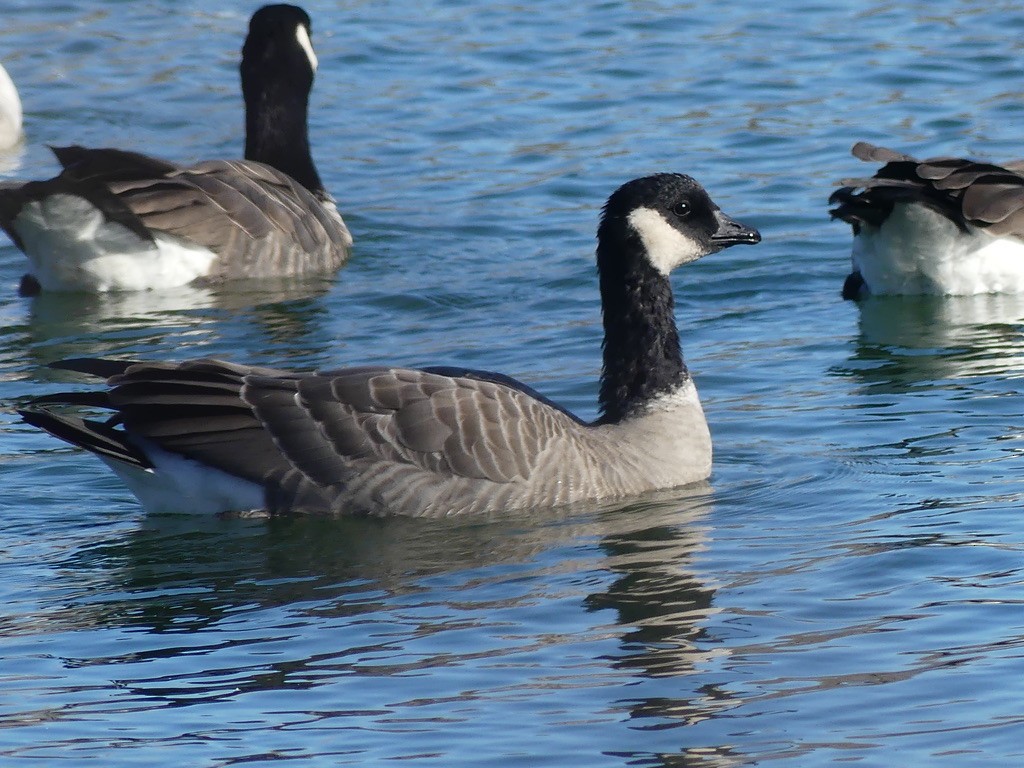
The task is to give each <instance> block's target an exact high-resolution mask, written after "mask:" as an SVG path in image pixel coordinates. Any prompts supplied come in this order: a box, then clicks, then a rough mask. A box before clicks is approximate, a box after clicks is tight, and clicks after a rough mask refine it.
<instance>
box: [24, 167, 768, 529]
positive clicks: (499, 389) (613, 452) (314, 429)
mask: <svg viewBox="0 0 1024 768" xmlns="http://www.w3.org/2000/svg"><path fill="white" fill-rule="evenodd" d="M760 239H761V236H760V234H759V233H758V232H757V230H755V229H753V228H751V227H748V226H744V225H742V224H740V223H738V222H736V221H734V220H732V219H731V218H729V217H728V216H726V215H725V214H724V213H722V211H721V210H720V209H719V207H718V206H717V205H716V204H715V203H714V202H713V201H712V200H711V198H710V197H709V196H708V193H707V192H706V191H705V190H704V189H703V187H701V186H700V185H699V184H698V183H697V182H696V181H694V179H692V178H691V177H689V176H685V175H682V174H657V175H653V176H647V177H644V178H640V179H634V180H633V181H630V182H627V183H626V184H624V185H623V186H621V187H620V188H619V189H618V190H616V191H615V192H614V193H613V194H612V195H611V197H610V198H609V199H608V201H607V204H606V205H605V206H604V210H603V213H602V216H601V221H600V225H599V227H598V246H597V267H598V274H599V285H600V294H601V303H602V314H603V323H604V343H603V354H604V363H603V368H602V372H601V382H600V392H599V405H600V415H599V418H598V419H597V420H596V421H594V422H592V423H588V422H585V421H584V420H582V419H580V418H578V417H577V416H575V415H573V414H572V413H570V412H569V411H567V410H566V409H564V408H562V407H560V406H558V405H556V404H555V403H553V402H552V401H551V400H549V399H547V398H545V397H544V396H542V395H541V394H539V393H538V392H536V391H535V390H533V389H532V388H530V387H529V386H527V385H526V384H523V383H521V382H519V381H516V380H515V379H512V378H510V377H508V376H505V375H502V374H499V373H492V372H489V371H479V370H471V369H462V368H455V367H445V366H437V367H427V368H420V369H409V368H394V367H387V366H363V367H353V368H341V369H337V370H324V371H319V372H315V373H305V372H302V373H297V372H290V371H284V370H275V369H271V368H262V367H255V366H249V365H239V364H236V363H232V362H226V361H220V360H213V359H198V360H191V361H186V362H132V361H119V360H103V359H88V358H85V359H81V358H80V359H74V360H65V361H61V362H58V363H55V364H54V365H55V366H56V367H58V368H62V369H66V370H71V371H78V372H82V373H86V374H90V375H93V376H98V377H102V378H106V380H107V385H108V388H107V389H105V390H99V391H95V390H94V391H86V392H77V393H75V392H63V393H58V394H52V395H45V396H42V397H37V398H35V399H34V400H32V401H30V402H29V403H28V404H27V405H26V407H24V408H22V409H21V410H20V414H21V416H22V418H23V419H24V421H26V422H27V423H29V424H31V425H34V426H36V427H39V428H41V429H43V430H46V431H47V432H50V433H51V434H53V435H54V436H56V437H58V438H60V439H62V440H65V441H67V442H69V443H72V444H73V445H77V446H80V447H82V448H84V449H86V450H87V451H91V452H93V453H95V454H96V455H97V456H98V457H99V458H100V459H102V460H103V461H105V462H106V463H107V464H108V465H109V466H110V467H111V468H112V469H113V470H114V472H115V473H116V474H117V475H119V476H120V478H121V479H122V481H123V482H124V483H125V484H126V485H127V486H128V487H129V489H130V490H131V491H132V492H133V493H134V494H135V495H136V496H137V497H138V498H139V500H140V501H141V502H142V505H143V507H144V508H145V509H146V511H147V512H172V511H173V512H196V513H207V514H213V513H220V512H240V513H244V512H251V511H256V510H259V511H262V512H264V513H269V514H281V513H309V514H331V515H336V514H344V513H355V514H366V515H381V516H384V515H395V514H399V515H410V516H445V515H454V514H467V513H479V512H495V511H502V510H511V509H521V508H540V507H551V506H560V505H563V504H567V503H571V502H576V501H582V500H589V499H599V498H610V497H620V496H621V497H625V496H632V495H636V494H642V493H645V492H649V491H653V490H660V489H666V488H673V487H676V486H683V485H687V484H692V483H695V482H699V481H702V480H705V479H706V478H707V477H708V475H709V474H710V471H711V436H710V433H709V430H708V426H707V422H706V421H705V418H704V412H703V410H702V408H701V405H700V400H699V399H698V397H697V390H696V388H695V387H694V383H693V380H692V379H691V377H690V374H689V372H688V371H687V368H686V365H685V364H684V362H683V357H682V353H681V351H680V346H679V334H678V331H677V329H676V323H675V317H674V304H673V294H672V286H671V285H670V283H669V272H670V271H671V270H672V269H673V268H675V267H676V266H679V265H681V264H686V263H688V262H691V261H695V260H696V259H699V258H701V257H702V256H705V255H707V254H711V253H715V252H716V251H719V250H721V249H723V248H726V247H728V246H732V245H735V244H738V243H750V244H753V243H757V242H759V241H760ZM74 406H77V407H79V408H82V407H84V408H87V409H94V408H100V409H107V410H110V411H113V415H112V416H110V417H109V418H108V419H106V420H105V421H98V420H89V419H84V418H81V417H80V416H77V415H75V412H74V409H73V408H69V407H74Z"/></svg>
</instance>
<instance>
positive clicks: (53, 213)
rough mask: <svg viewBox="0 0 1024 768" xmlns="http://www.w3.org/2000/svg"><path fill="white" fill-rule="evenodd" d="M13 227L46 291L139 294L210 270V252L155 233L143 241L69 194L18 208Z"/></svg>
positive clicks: (212, 259) (80, 199)
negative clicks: (129, 292)
mask: <svg viewBox="0 0 1024 768" xmlns="http://www.w3.org/2000/svg"><path fill="white" fill-rule="evenodd" d="M14 229H15V231H16V232H17V233H18V236H19V237H20V238H21V240H22V242H23V243H24V245H25V252H26V254H27V255H28V258H29V261H31V262H32V270H31V271H32V274H33V275H34V276H35V278H36V279H37V280H38V281H39V284H40V285H41V286H42V287H43V289H44V290H48V291H89V292H103V291H144V290H149V289H159V288H175V287H178V286H182V285H187V284H188V283H191V282H192V281H193V280H195V279H196V278H197V277H203V276H204V275H207V274H208V273H209V272H210V268H211V266H212V264H213V261H214V259H215V258H216V254H214V253H213V252H212V251H210V250H209V249H207V248H201V247H199V246H197V245H192V244H190V243H187V242H186V241H184V240H181V239H179V238H174V237H171V236H169V235H165V234H162V233H155V240H156V243H155V245H154V243H151V242H149V241H148V240H144V239H142V238H140V237H139V236H138V235H136V234H135V233H134V232H132V231H131V230H129V229H128V228H127V227H125V226H123V225H121V224H115V223H113V222H111V221H109V220H107V219H106V218H105V217H104V216H103V214H102V213H101V212H100V211H99V209H97V208H96V207H94V206H93V205H92V204H91V203H89V202H88V201H87V200H85V199H84V198H81V197H76V196H74V195H63V194H59V195H51V196H50V197H47V198H44V199H43V200H41V201H38V202H33V203H29V204H28V205H26V206H24V207H23V208H22V210H21V212H20V213H19V214H18V216H17V218H16V219H15V221H14Z"/></svg>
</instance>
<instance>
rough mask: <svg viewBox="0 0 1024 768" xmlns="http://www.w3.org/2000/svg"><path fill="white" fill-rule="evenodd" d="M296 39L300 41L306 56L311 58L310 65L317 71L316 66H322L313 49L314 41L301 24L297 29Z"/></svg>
mask: <svg viewBox="0 0 1024 768" xmlns="http://www.w3.org/2000/svg"><path fill="white" fill-rule="evenodd" d="M295 39H296V40H298V41H299V47H300V48H302V50H304V51H305V52H306V57H307V58H308V59H309V66H311V67H312V68H313V71H314V72H316V68H317V67H318V66H320V62H319V61H318V60H317V58H316V53H315V52H314V51H313V41H312V40H310V39H309V32H307V31H306V28H305V27H304V26H302V25H301V24H299V26H298V28H297V29H296V30H295Z"/></svg>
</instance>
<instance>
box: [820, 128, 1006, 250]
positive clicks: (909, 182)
mask: <svg viewBox="0 0 1024 768" xmlns="http://www.w3.org/2000/svg"><path fill="white" fill-rule="evenodd" d="M853 155H854V157H857V158H858V159H860V160H864V161H866V162H882V163H884V164H885V165H883V167H882V168H880V169H879V170H878V172H877V173H876V174H875V175H874V176H872V177H871V178H866V179H863V178H861V179H844V180H843V181H842V182H841V183H842V184H843V185H844V186H843V187H842V188H840V189H837V190H836V191H835V192H834V193H833V194H832V196H831V197H830V198H829V202H830V203H833V204H835V205H836V207H835V208H833V209H832V211H831V214H832V216H833V218H838V219H842V220H844V221H847V222H848V223H850V224H852V225H853V226H854V228H855V229H856V227H857V226H859V224H861V223H870V224H873V225H875V226H879V225H880V224H881V223H882V222H883V221H885V219H886V218H887V217H888V215H889V213H890V212H891V210H892V206H893V205H894V204H895V203H898V202H912V203H920V204H922V205H927V206H929V207H930V208H933V209H934V210H937V211H939V212H940V213H942V214H943V215H945V216H946V217H947V218H949V219H950V220H951V221H953V222H954V223H956V224H957V226H959V227H960V228H961V229H966V228H967V225H972V226H975V227H981V228H984V229H986V230H987V231H988V232H989V233H991V234H992V235H996V236H1013V237H1019V238H1022V239H1024V176H1022V175H1021V174H1020V172H1019V168H1020V163H1017V164H1013V163H1010V164H1007V166H1000V165H994V164H991V163H982V162H976V161H973V160H965V159H961V158H948V157H939V158H931V159H928V160H923V161H919V160H916V159H915V158H913V157H911V156H910V155H904V154H901V153H899V152H896V151H895V150H891V149H886V148H884V147H876V146H874V145H871V144H868V143H866V142H858V143H857V144H855V145H854V146H853Z"/></svg>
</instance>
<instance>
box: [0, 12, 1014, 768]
mask: <svg viewBox="0 0 1024 768" xmlns="http://www.w3.org/2000/svg"><path fill="white" fill-rule="evenodd" d="M775 5H778V4H775ZM775 5H771V4H768V5H765V4H758V5H755V4H752V3H712V2H693V3H686V4H681V5H675V4H670V3H647V2H636V3H601V4H593V5H587V4H584V5H582V6H572V7H566V6H565V5H564V4H558V3H528V4H494V3H482V2H426V3H403V2H382V3H355V2H349V3H341V4H339V5H338V6H332V5H327V4H319V3H318V4H311V5H309V6H307V7H308V8H309V10H310V12H311V13H312V16H313V19H314V41H315V44H316V46H317V50H318V53H319V56H320V63H321V68H320V72H319V74H318V79H317V84H316V90H315V92H314V96H313V100H312V110H313V112H312V118H311V119H312V127H311V133H312V138H313V143H314V147H315V154H316V157H317V160H318V162H319V165H320V168H321V172H322V175H323V177H324V180H325V182H326V184H327V186H328V187H329V188H330V189H331V190H332V191H333V192H334V194H335V195H336V197H337V198H338V200H339V204H340V206H341V208H342V210H343V211H344V213H345V216H346V219H347V220H348V222H349V225H350V227H351V229H352V230H353V232H354V234H355V236H356V238H357V250H356V253H355V256H354V258H353V260H352V262H351V264H350V265H349V266H348V267H347V268H346V269H345V270H343V271H342V272H341V273H340V274H339V276H338V277H337V279H336V280H329V281H311V282H299V283H288V284H274V285H254V286H236V287H234V288H232V289H231V290H226V291H192V290H187V289H186V290H182V291H179V292H172V293H167V294H160V295H153V294H146V295H133V296H108V297H43V298H41V299H38V300H35V301H30V300H25V299H19V298H17V297H16V296H15V286H16V284H17V279H18V277H19V276H20V274H21V271H22V269H23V265H22V258H21V256H20V255H19V254H18V253H17V252H16V251H15V249H14V248H13V247H12V246H11V245H9V244H8V243H7V242H6V240H4V241H3V243H2V244H0V286H2V287H3V289H2V291H0V400H2V403H3V406H4V408H3V410H2V411H0V433H2V434H0V455H2V459H3V463H2V465H0V483H2V491H3V499H4V503H3V526H2V529H0V605H2V608H0V725H2V726H3V728H0V762H3V763H5V764H15V763H22V762H26V763H28V762H30V761H31V764H33V765H36V764H38V765H53V764H68V765H75V766H78V765H83V764H87V762H88V761H92V762H95V764H97V765H104V766H129V765H132V766H136V765H157V764H159V765H182V766H184V765H188V766H226V765H235V764H245V765H269V764H273V763H277V762H282V761H291V762H292V764H299V765H314V764H315V765H332V766H333V765H378V764H395V762H394V761H397V760H401V761H402V764H406V765H408V764H410V763H411V764H415V765H436V766H459V765H464V766H481V765H493V766H499V765H500V766H559V767H564V766H580V768H584V767H587V768H589V767H591V766H684V765H685V766H733V765H743V764H749V763H754V762H757V763H760V764H774V763H788V764H792V765H799V766H812V765H823V764H830V763H840V762H843V763H853V764H856V765H865V766H892V765H901V766H950V767H952V766H956V767H958V768H959V767H960V766H977V765H985V766H1014V765H1019V764H1022V763H1024V697H1022V695H1021V681H1022V680H1024V515H1022V510H1021V506H1022V504H1021V501H1022V498H1024V415H1022V410H1024V408H1022V402H1024V395H1022V393H1021V389H1022V381H1021V377H1022V375H1024V346H1022V342H1024V339H1022V332H1021V331H1022V318H1024V299H1021V298H1015V297H978V298H970V299H945V300H943V299H927V300H911V299H892V300H885V301H881V300H877V301H870V302H867V303H865V304H863V305H862V306H856V305H853V304H850V303H844V302H842V301H841V300H840V299H839V295H838V292H839V287H840V285H841V282H842V279H843V277H844V276H845V273H846V268H847V266H848V247H849V233H848V231H847V229H846V228H845V227H844V226H841V225H839V224H837V223H832V222H830V221H829V220H828V217H827V214H826V204H825V200H826V198H827V196H828V193H829V191H830V189H831V187H832V185H833V182H834V181H836V180H837V179H840V178H842V177H844V176H850V175H854V174H859V173H863V172H864V171H866V170H869V169H868V168H867V166H863V167H862V166H860V164H859V163H858V162H857V161H855V160H854V159H853V158H851V157H850V156H849V147H850V145H851V144H852V143H853V142H854V141H855V140H857V139H867V140H871V141H876V142H880V143H889V144H891V145H894V146H896V147H899V148H902V149H904V150H907V151H912V152H916V153H920V154H941V153H971V154H974V155H979V156H984V157H992V158H1007V157H1014V156H1018V155H1020V154H1022V153H1024V138H1022V134H1021V130H1020V126H1021V125H1022V123H1024V109H1022V96H1021V91H1022V88H1021V83H1022V82H1024V79H1022V75H1021V61H1022V54H1024V50H1022V48H1024V43H1022V42H1021V40H1022V32H1024V11H1022V10H1021V9H1020V8H1019V7H1017V6H1016V5H1014V4H999V3H996V4H992V3H981V2H949V3H939V4H936V3H932V2H911V3H900V4H890V3H871V2H829V3H814V2H809V1H805V2H791V3H783V4H782V5H783V6H784V7H782V8H777V7H775ZM254 7H255V6H250V5H245V6H240V5H239V6H235V7H232V8H230V9H227V10H217V11H211V10H210V9H209V8H208V7H207V5H205V4H201V3H195V2H177V3H118V4H101V3H98V2H95V1H94V0H85V1H84V2H78V3H62V4H58V3H52V2H46V1H45V0H44V1H43V2H31V3H29V2H20V3H8V4H7V6H5V8H4V10H3V23H2V24H0V60H2V61H3V63H4V65H5V66H6V68H7V69H8V71H9V72H10V73H11V75H12V77H13V78H14V79H15V81H16V82H17V83H18V84H19V87H20V90H21V94H22V98H23V101H24V105H25V112H26V120H25V124H26V131H27V133H28V142H27V143H26V145H25V146H24V147H23V148H22V149H21V150H20V151H18V152H15V153H13V154H11V155H7V156H5V157H4V158H0V159H2V161H3V163H4V165H3V166H2V167H3V170H2V171H0V172H2V173H4V174H6V175H12V176H22V177H37V178H38V177H43V176H46V175H50V174H51V173H52V172H53V171H54V169H55V167H56V166H55V163H54V161H53V160H52V158H51V157H50V156H49V154H48V151H47V149H46V145H47V144H58V145H59V144H68V143H82V144H88V145H112V146H121V147H126V148H131V149H138V150H143V151H150V152H154V153H157V154H161V155H164V156H167V157H171V158H176V159H181V160H193V159H199V158H202V157H211V156H229V157H230V156H236V155H238V154H239V153H240V152H241V134H240V129H241V103H240V97H239V95H238V85H237V69H236V66H237V54H238V49H239V47H240V45H241V40H242V37H243V35H244V30H245V23H246V20H247V17H248V15H249V13H250V12H251V10H252V9H253V8H254ZM658 170H677V171H684V172H689V173H692V174H693V175H695V176H696V177H697V178H698V179H700V180H701V181H702V182H703V183H704V184H705V185H706V186H707V187H708V189H709V190H710V191H711V193H712V194H713V196H714V197H715V199H716V200H717V201H718V202H719V203H720V204H721V205H722V207H723V208H724V209H725V210H726V211H727V212H728V213H730V214H732V215H733V216H735V217H736V218H738V219H740V220H742V221H744V222H748V223H751V224H754V225H756V226H757V227H759V228H760V229H761V231H762V233H763V235H764V242H763V243H762V244H761V245H759V246H757V247H756V248H734V249H731V250H729V251H727V252H724V253H722V254H719V255H716V256H714V257H711V258H708V259H706V260H705V261H703V262H701V263H699V264H697V265H694V266H692V267H687V268H686V269H685V270H683V271H681V272H680V273H679V274H678V275H677V279H676V286H677V291H676V293H677V297H678V312H677V314H678V318H679V321H680V324H681V326H682V337H683V344H684V349H685V352H686V357H687V361H688V363H689V365H690V367H691V369H692V370H693V372H694V374H695V376H696V378H697V381H698V385H699V386H700V389H701V393H702V397H703V401H704V403H705V406H706V410H707V413H708V419H709V421H710V424H711V427H712V432H713V434H714V438H715V446H716V463H715V471H714V475H713V477H712V479H711V481H710V483H709V484H708V485H707V486H705V487H701V488H697V489H691V490H683V491H676V492H671V493H668V494H663V495H661V496H658V497H656V498H649V499H642V500H638V501H636V502H633V503H630V504H628V505H625V506H623V505H618V506H616V505H605V506H600V507H596V508H593V509H576V510H572V511H567V512H562V513H558V514H555V513H552V512H546V513H545V512H536V513H534V514H520V515H515V516H512V517H510V518H502V517H495V518H488V519H465V520H446V521H433V522H429V521H416V520H405V519H396V520H387V521H366V520H307V519H296V520H274V521H269V522H268V521H258V520H230V519H229V520H222V519H196V518H194V517H185V518H182V517H175V516H168V517H151V518H146V517H145V516H144V515H142V514H141V512H140V510H139V508H138V506H137V504H136V503H135V501H134V500H133V498H132V497H131V496H130V494H128V492H127V491H126V490H124V489H123V488H122V487H121V486H120V485H119V484H118V482H117V481H116V480H115V479H114V478H113V476H111V475H110V474H109V472H107V471H106V470H105V468H104V467H103V466H102V465H101V464H100V463H99V462H97V461H95V460H94V459H92V458H90V457H88V456H86V455H85V454H83V453H81V452H78V451H74V450H72V449H69V448H66V447H64V446H63V445H62V444H61V443H59V442H58V441H56V440H54V439H52V438H50V437H48V436H46V435H43V434H41V433H38V432H36V431H34V430H31V429H29V428H27V427H25V426H22V425H20V424H19V423H18V420H17V418H16V416H15V415H14V414H13V411H12V409H13V406H14V405H16V404H17V403H18V402H19V400H20V399H21V398H24V397H26V396H29V395H32V394H40V393H43V392H47V391H53V390H55V389H57V388H59V387H66V386H67V385H68V384H69V383H70V382H73V381H77V379H76V378H75V377H74V376H73V375H71V374H67V373H62V372H57V371H52V370H48V369H45V368H43V367H42V366H43V365H44V364H45V363H47V362H49V361H53V360H56V359H60V358H62V357H67V356H71V355H83V354H107V355H116V356H125V357H127V356H138V357H148V358H164V357H166V358H174V359H181V358H185V357H189V356H198V355H217V356H222V357H229V358H231V359H235V360H245V361H252V362H258V363H263V364H274V365H283V366H292V367H301V368H311V367H316V366H338V365H343V364H349V363H365V362H376V361H393V362H400V363H403V364H408V365H417V364H438V363H452V364H462V365H468V366H473V367H485V368H492V369H497V370H501V371H504V372H506V373H509V374H512V375H515V376H518V377H520V378H523V379H525V380H527V381H528V382H530V383H531V384H533V385H535V386H536V387H538V388H539V389H541V390H542V391H543V392H545V393H546V394H548V395H550V396H551V397H553V398H555V399H557V400H559V401H560V402H563V403H564V404H566V405H567V406H569V407H571V408H573V409H574V410H576V411H577V412H579V413H581V415H583V416H585V417H591V416H593V415H594V411H595V405H594V400H595V391H596V375H597V371H598V367H599V354H600V353H599V344H600V323H599V309H598V304H597V296H596V281H595V275H594V270H593V262H592V251H593V244H594V230H595V225H596V221H597V214H598V210H599V207H600V205H601V204H602V202H603V201H604V199H605V197H606V196H607V195H608V193H610V192H611V191H612V189H613V188H614V187H615V186H617V185H618V184H619V183H621V182H623V181H625V180H627V179H629V178H632V177H635V176H638V175H641V174H644V173H648V172H652V171H658Z"/></svg>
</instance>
